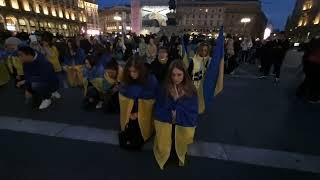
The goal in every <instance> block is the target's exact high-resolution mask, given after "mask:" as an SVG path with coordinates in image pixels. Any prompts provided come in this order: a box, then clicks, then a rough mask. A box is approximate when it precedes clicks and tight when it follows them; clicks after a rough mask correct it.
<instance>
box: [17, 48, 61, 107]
mask: <svg viewBox="0 0 320 180" xmlns="http://www.w3.org/2000/svg"><path fill="white" fill-rule="evenodd" d="M18 55H19V58H20V60H21V62H22V63H23V71H24V76H25V80H24V81H23V83H24V85H25V96H26V100H30V99H31V98H32V100H33V104H34V105H36V106H38V105H39V104H40V105H39V109H40V110H42V109H46V108H48V107H49V106H50V105H51V103H52V100H51V98H57V99H59V98H60V97H61V95H60V94H59V93H58V92H57V90H58V88H59V80H58V77H57V75H56V74H55V72H54V69H53V66H52V64H51V63H50V62H49V61H48V60H47V59H46V58H45V57H44V56H43V55H42V54H41V53H38V52H35V51H34V50H33V49H32V48H31V47H27V46H23V47H19V49H18ZM40 102H41V103H40Z"/></svg>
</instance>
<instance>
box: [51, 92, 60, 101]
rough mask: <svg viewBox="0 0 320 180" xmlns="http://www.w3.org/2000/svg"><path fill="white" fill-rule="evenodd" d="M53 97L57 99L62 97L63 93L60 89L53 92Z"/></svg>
mask: <svg viewBox="0 0 320 180" xmlns="http://www.w3.org/2000/svg"><path fill="white" fill-rule="evenodd" d="M51 97H52V98H55V99H60V98H61V95H60V94H59V93H58V91H55V92H53V93H52V94H51Z"/></svg>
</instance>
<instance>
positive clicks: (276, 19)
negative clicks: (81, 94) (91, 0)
mask: <svg viewBox="0 0 320 180" xmlns="http://www.w3.org/2000/svg"><path fill="white" fill-rule="evenodd" d="M98 1H99V5H100V7H104V6H113V5H117V4H129V2H130V0H98ZM261 2H262V8H263V11H264V12H265V14H266V15H267V17H268V19H269V21H270V23H272V25H273V26H274V28H278V29H283V28H284V26H285V23H286V21H287V17H288V15H289V14H290V13H291V12H292V10H293V7H294V4H295V0H261Z"/></svg>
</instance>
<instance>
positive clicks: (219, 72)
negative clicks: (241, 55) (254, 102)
mask: <svg viewBox="0 0 320 180" xmlns="http://www.w3.org/2000/svg"><path fill="white" fill-rule="evenodd" d="M216 42H217V43H216V46H215V47H214V50H213V55H212V59H211V62H210V63H209V66H208V68H207V71H206V76H205V79H204V82H203V95H204V100H205V107H209V105H210V103H212V101H213V99H214V97H215V96H216V95H218V94H219V93H220V92H221V91H222V90H223V75H224V35H223V27H221V29H220V32H219V37H218V39H217V41H216ZM213 92H214V93H213Z"/></svg>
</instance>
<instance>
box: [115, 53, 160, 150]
mask: <svg viewBox="0 0 320 180" xmlns="http://www.w3.org/2000/svg"><path fill="white" fill-rule="evenodd" d="M157 89H158V82H157V80H156V78H155V77H154V75H152V74H151V73H149V72H148V69H147V67H146V65H145V60H144V59H143V58H142V57H140V56H138V55H135V56H132V57H131V58H129V60H128V62H127V64H126V66H125V68H124V72H123V79H122V83H121V86H120V91H119V102H120V126H121V132H120V134H119V141H120V146H121V147H123V148H126V149H135V150H139V149H140V148H141V147H142V145H143V144H144V142H145V141H146V140H147V139H149V138H150V136H151V135H152V133H153V130H154V128H153V122H152V111H153V104H154V99H155V95H156V92H157Z"/></svg>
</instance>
